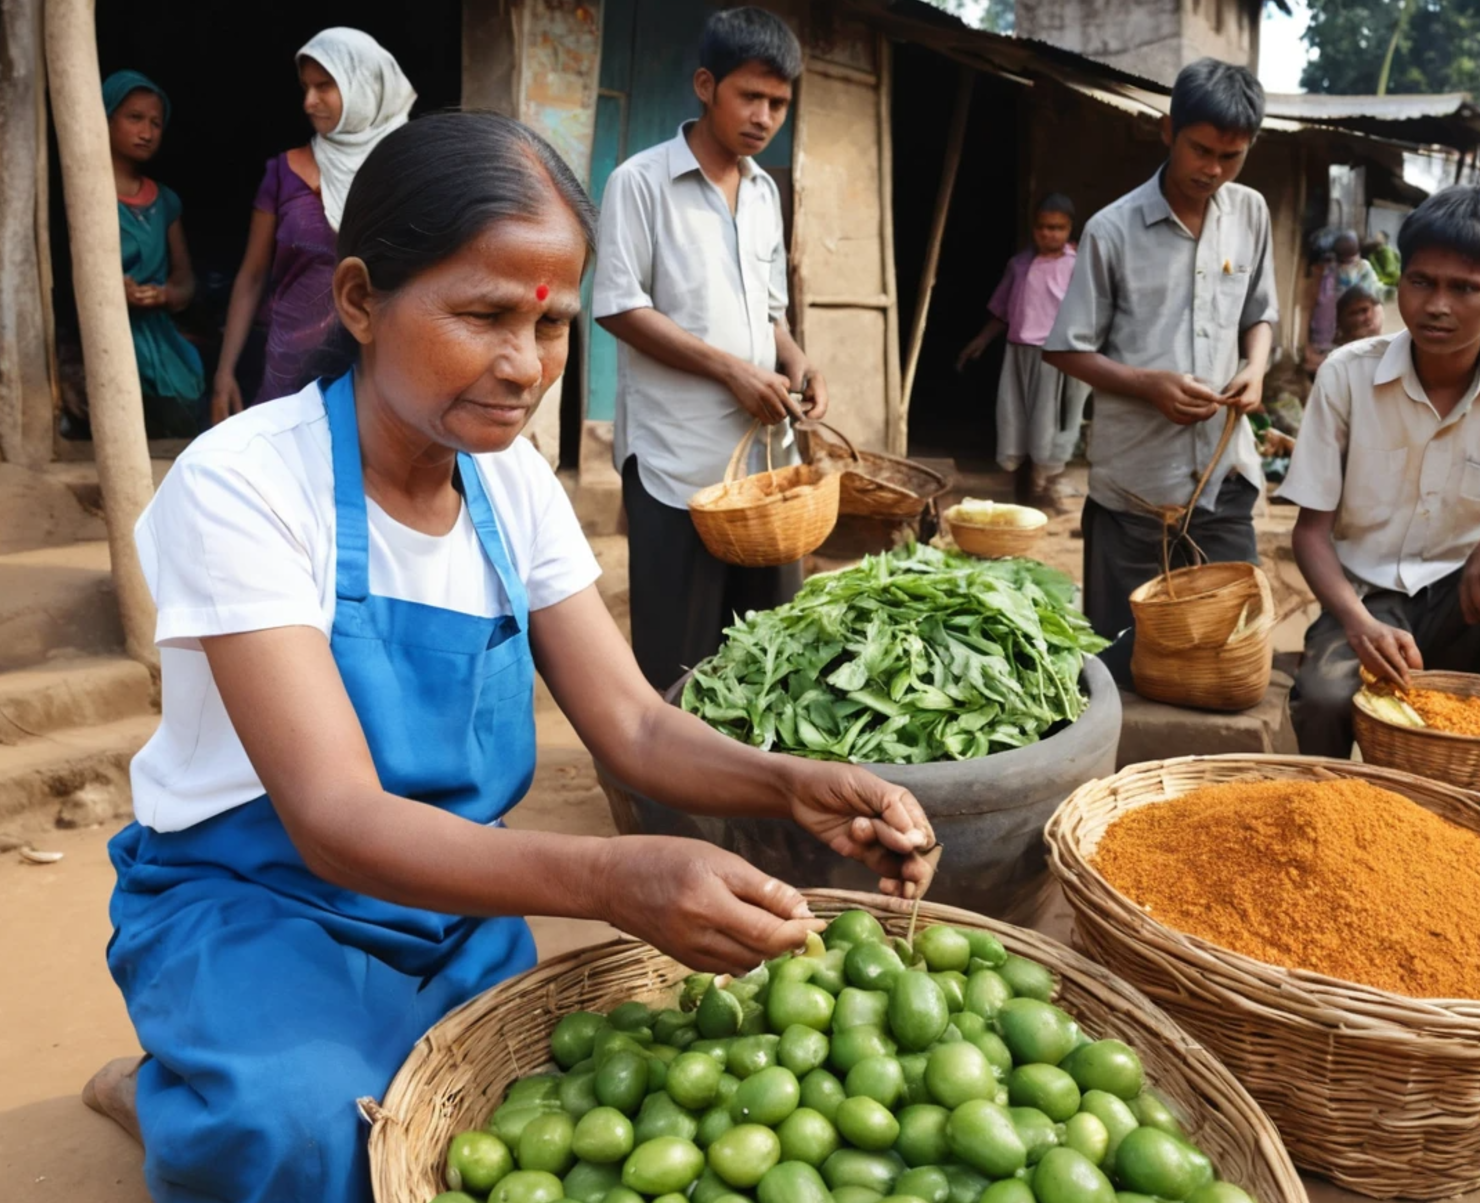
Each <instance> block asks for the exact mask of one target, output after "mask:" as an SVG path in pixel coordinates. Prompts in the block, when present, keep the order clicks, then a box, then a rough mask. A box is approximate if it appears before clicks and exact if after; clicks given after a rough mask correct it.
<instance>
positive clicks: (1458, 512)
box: [1280, 187, 1480, 757]
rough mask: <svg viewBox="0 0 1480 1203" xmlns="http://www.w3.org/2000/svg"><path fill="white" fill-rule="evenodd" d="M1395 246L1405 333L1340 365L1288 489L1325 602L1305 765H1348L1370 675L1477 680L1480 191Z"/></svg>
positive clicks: (1308, 703)
mask: <svg viewBox="0 0 1480 1203" xmlns="http://www.w3.org/2000/svg"><path fill="white" fill-rule="evenodd" d="M1398 245H1399V247H1401V248H1402V251H1403V275H1402V278H1401V279H1400V281H1399V283H1398V308H1399V310H1400V311H1401V312H1402V315H1403V322H1404V324H1405V325H1406V326H1407V327H1408V329H1407V330H1406V331H1404V332H1403V333H1401V334H1395V335H1384V336H1379V337H1377V338H1369V339H1365V340H1363V341H1361V342H1355V343H1351V344H1349V345H1347V346H1345V347H1339V348H1337V349H1336V350H1335V351H1334V352H1332V354H1331V357H1330V358H1329V359H1327V360H1326V362H1325V364H1323V365H1322V367H1321V370H1320V373H1319V374H1318V375H1317V376H1316V381H1315V387H1314V388H1313V389H1312V390H1311V395H1310V400H1309V402H1308V403H1307V405H1306V409H1305V418H1304V420H1303V421H1302V423H1301V426H1300V437H1299V438H1298V439H1296V441H1295V453H1294V455H1293V457H1292V459H1291V462H1290V472H1289V475H1288V476H1287V477H1286V478H1285V483H1284V485H1283V486H1282V487H1281V489H1280V496H1281V497H1284V498H1286V499H1288V500H1290V501H1293V502H1295V503H1296V504H1297V505H1299V506H1300V517H1299V518H1298V519H1297V521H1296V524H1295V533H1294V536H1293V540H1292V542H1293V545H1294V550H1295V561H1296V563H1297V564H1299V565H1300V571H1301V572H1302V573H1304V574H1305V580H1306V583H1307V584H1308V585H1309V586H1310V588H1311V592H1313V593H1314V594H1315V595H1316V599H1317V600H1318V601H1319V602H1320V603H1321V615H1320V617H1319V618H1318V619H1316V621H1315V622H1314V623H1313V624H1312V625H1311V628H1310V630H1309V631H1307V632H1306V636H1305V660H1304V662H1303V663H1302V665H1301V669H1300V675H1299V677H1298V679H1297V681H1296V684H1295V692H1294V695H1293V696H1292V703H1291V716H1292V718H1293V719H1294V722H1295V733H1296V735H1297V736H1298V738H1299V740H1300V751H1301V752H1302V753H1304V754H1305V755H1308V756H1336V757H1346V756H1347V755H1349V754H1350V752H1351V746H1352V723H1351V703H1352V696H1353V695H1354V694H1355V693H1356V692H1357V690H1358V689H1359V688H1360V685H1361V681H1360V672H1361V669H1363V668H1366V669H1367V670H1368V671H1369V672H1370V673H1372V674H1373V675H1375V676H1377V677H1380V678H1385V679H1387V680H1390V681H1393V682H1395V683H1397V684H1399V685H1406V684H1407V683H1408V682H1409V675H1408V674H1409V670H1411V669H1421V668H1424V667H1429V668H1444V669H1452V670H1459V671H1464V672H1475V671H1477V670H1480V556H1477V554H1476V548H1477V546H1480V417H1477V416H1476V415H1475V413H1474V406H1475V397H1476V394H1477V393H1480V189H1477V188H1469V187H1456V188H1448V189H1445V190H1444V191H1443V192H1438V193H1435V194H1434V195H1433V196H1431V197H1430V198H1429V199H1428V200H1426V201H1424V203H1423V204H1422V205H1420V206H1419V207H1418V208H1417V209H1415V210H1414V211H1413V213H1412V214H1410V215H1409V217H1408V219H1407V221H1405V222H1404V223H1403V229H1402V232H1401V233H1400V234H1399V235H1398Z"/></svg>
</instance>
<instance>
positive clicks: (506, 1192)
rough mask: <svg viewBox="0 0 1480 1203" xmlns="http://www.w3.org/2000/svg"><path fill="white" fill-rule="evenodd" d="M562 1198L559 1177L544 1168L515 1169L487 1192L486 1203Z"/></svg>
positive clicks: (545, 1201) (527, 1202)
mask: <svg viewBox="0 0 1480 1203" xmlns="http://www.w3.org/2000/svg"><path fill="white" fill-rule="evenodd" d="M563 1198H565V1187H564V1186H563V1185H562V1184H561V1181H560V1179H559V1178H557V1177H555V1175H554V1174H550V1173H546V1172H545V1171H544V1170H515V1171H514V1172H513V1173H512V1174H505V1175H504V1176H503V1177H502V1178H500V1179H499V1180H498V1182H497V1183H496V1184H495V1185H494V1188H493V1189H492V1190H491V1191H489V1192H488V1203H558V1200H560V1199H563Z"/></svg>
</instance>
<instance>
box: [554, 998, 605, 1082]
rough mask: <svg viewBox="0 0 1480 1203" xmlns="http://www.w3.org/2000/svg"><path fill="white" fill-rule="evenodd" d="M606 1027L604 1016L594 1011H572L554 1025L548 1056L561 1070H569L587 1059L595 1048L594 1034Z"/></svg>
mask: <svg viewBox="0 0 1480 1203" xmlns="http://www.w3.org/2000/svg"><path fill="white" fill-rule="evenodd" d="M606 1026H607V1021H606V1016H605V1015H597V1014H596V1013H595V1012H594V1011H572V1012H571V1013H570V1014H569V1015H566V1016H564V1017H563V1018H562V1019H561V1020H560V1022H559V1023H557V1024H556V1025H555V1030H554V1031H553V1032H551V1033H550V1055H551V1056H552V1057H554V1058H555V1064H556V1065H558V1066H560V1068H561V1069H569V1068H570V1067H571V1066H572V1065H575V1064H576V1063H577V1062H579V1061H584V1060H585V1059H586V1058H587V1057H589V1056H590V1055H591V1053H592V1051H593V1050H594V1048H595V1042H596V1033H597V1032H599V1031H600V1030H601V1029H602V1028H604V1027H606Z"/></svg>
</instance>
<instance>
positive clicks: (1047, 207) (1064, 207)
mask: <svg viewBox="0 0 1480 1203" xmlns="http://www.w3.org/2000/svg"><path fill="white" fill-rule="evenodd" d="M1033 212H1034V214H1035V215H1036V214H1038V213H1062V214H1063V215H1064V216H1065V217H1067V218H1068V219H1069V220H1070V221H1073V220H1074V202H1073V201H1071V200H1070V199H1069V198H1068V197H1067V196H1065V195H1064V194H1063V193H1062V192H1050V193H1049V194H1048V195H1047V196H1045V197H1044V198H1043V199H1042V200H1041V201H1039V202H1038V207H1037V208H1036V209H1034V210H1033Z"/></svg>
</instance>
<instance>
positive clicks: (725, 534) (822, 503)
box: [689, 422, 840, 568]
mask: <svg viewBox="0 0 1480 1203" xmlns="http://www.w3.org/2000/svg"><path fill="white" fill-rule="evenodd" d="M760 429H761V424H760V423H759V422H756V423H755V424H754V425H752V426H751V428H750V429H749V430H748V431H746V432H745V435H744V437H743V438H742V439H741V440H740V442H739V445H738V446H736V448H735V453H734V454H733V455H732V456H730V462H729V465H728V466H727V467H726V468H725V478H724V480H723V481H721V482H720V483H719V484H717V485H710V486H709V487H708V488H706V489H700V490H699V491H698V492H697V493H695V494H694V495H693V496H692V497H691V498H689V514H690V515H691V516H692V518H693V520H694V527H695V529H697V530H698V532H699V538H701V539H702V540H703V541H704V546H705V547H707V548H708V549H709V554H710V555H712V556H714V557H715V558H716V559H720V560H723V561H724V562H725V563H727V564H738V565H740V566H741V567H744V568H772V567H775V566H777V565H780V564H792V563H795V562H796V561H797V560H800V559H801V558H802V557H803V556H804V555H806V554H808V553H809V552H813V551H816V550H817V549H818V548H819V547H821V546H822V544H823V541H824V540H826V538H827V537H828V535H830V534H831V533H832V529H833V527H834V526H836V525H837V523H838V487H839V483H840V482H839V479H838V474H837V473H836V472H827V471H824V470H823V469H822V468H819V467H817V466H816V465H815V464H793V465H790V466H788V467H785V468H772V467H771V466H770V462H771V428H770V427H766V464H767V467H766V471H764V472H757V473H755V474H754V475H752V476H744V475H742V472H743V471H744V466H745V463H746V460H747V458H748V457H749V455H750V448H751V445H752V444H753V443H754V442H755V437H756V434H757V433H758V432H759V431H760Z"/></svg>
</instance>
